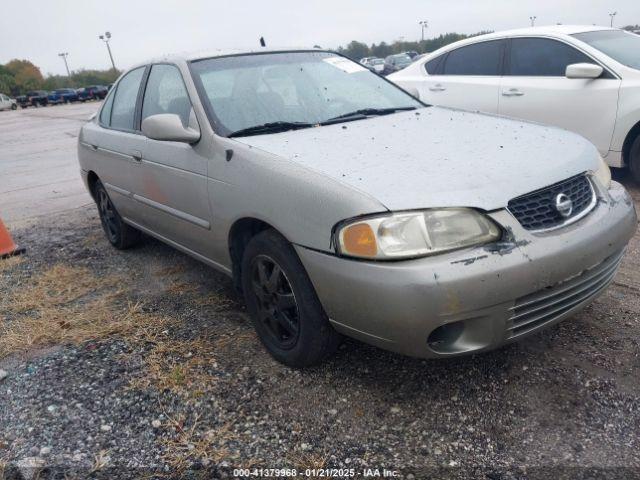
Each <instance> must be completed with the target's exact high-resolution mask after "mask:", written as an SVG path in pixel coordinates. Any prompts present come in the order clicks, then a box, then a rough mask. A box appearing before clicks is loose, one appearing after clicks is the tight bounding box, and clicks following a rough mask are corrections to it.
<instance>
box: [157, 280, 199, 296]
mask: <svg viewBox="0 0 640 480" xmlns="http://www.w3.org/2000/svg"><path fill="white" fill-rule="evenodd" d="M165 291H166V292H167V293H170V294H172V295H177V296H183V295H191V294H195V293H196V292H197V291H198V287H197V286H196V285H194V284H193V283H188V282H184V281H177V282H173V283H172V284H171V285H169V286H168V287H167V288H166V289H165Z"/></svg>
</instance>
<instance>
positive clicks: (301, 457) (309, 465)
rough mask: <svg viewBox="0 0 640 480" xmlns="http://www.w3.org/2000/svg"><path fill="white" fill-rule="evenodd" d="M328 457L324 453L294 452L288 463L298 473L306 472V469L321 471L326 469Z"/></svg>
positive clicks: (289, 456) (290, 455)
mask: <svg viewBox="0 0 640 480" xmlns="http://www.w3.org/2000/svg"><path fill="white" fill-rule="evenodd" d="M327 458H328V455H326V454H323V453H307V452H297V451H295V450H294V451H292V452H291V453H290V454H289V455H288V456H287V459H286V460H287V463H289V464H290V465H291V466H292V467H293V468H295V469H297V470H298V471H304V470H306V469H312V470H313V469H316V470H320V469H322V468H325V467H326V465H327ZM308 478H319V477H314V476H311V477H308Z"/></svg>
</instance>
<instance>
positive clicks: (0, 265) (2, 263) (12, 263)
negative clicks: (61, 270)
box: [0, 255, 25, 478]
mask: <svg viewBox="0 0 640 480" xmlns="http://www.w3.org/2000/svg"><path fill="white" fill-rule="evenodd" d="M24 261H25V257H24V256H21V255H18V256H16V257H9V258H4V259H0V273H3V272H8V271H11V270H13V269H14V268H15V267H16V266H17V265H20V264H21V263H22V262H24ZM0 478H2V477H0Z"/></svg>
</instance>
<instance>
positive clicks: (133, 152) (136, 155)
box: [131, 150, 142, 162]
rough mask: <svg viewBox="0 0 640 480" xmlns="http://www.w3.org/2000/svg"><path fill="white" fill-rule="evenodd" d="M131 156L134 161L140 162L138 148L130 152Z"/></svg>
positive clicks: (140, 153) (140, 154) (140, 155)
mask: <svg viewBox="0 0 640 480" xmlns="http://www.w3.org/2000/svg"><path fill="white" fill-rule="evenodd" d="M131 158H133V159H134V160H135V161H136V162H141V161H142V152H140V151H138V150H133V151H132V152H131Z"/></svg>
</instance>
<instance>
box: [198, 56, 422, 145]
mask: <svg viewBox="0 0 640 480" xmlns="http://www.w3.org/2000/svg"><path fill="white" fill-rule="evenodd" d="M191 69H192V72H193V76H194V79H195V81H196V84H197V85H198V88H199V89H200V91H201V92H202V93H203V95H202V94H201V97H202V98H203V101H204V103H205V108H206V110H207V113H208V114H209V118H210V120H211V122H212V123H213V126H214V128H215V129H216V131H217V132H218V133H219V134H221V135H229V134H231V133H233V132H237V131H240V130H243V129H247V128H250V127H254V126H258V125H264V124H269V123H275V122H287V123H290V122H291V123H299V124H313V125H317V124H320V123H322V122H325V121H327V120H329V119H333V118H336V117H339V116H343V115H346V114H349V113H350V112H354V111H358V110H365V109H395V108H398V109H402V108H419V107H422V106H423V105H422V104H421V103H419V102H418V101H416V100H414V99H413V98H412V97H410V96H409V95H408V94H406V93H405V92H404V91H403V90H400V89H399V88H398V87H395V86H394V85H392V84H390V83H389V82H387V81H386V80H383V79H382V78H380V77H378V76H377V75H375V74H373V73H371V72H370V71H369V70H368V69H366V68H365V67H363V66H362V65H360V64H358V63H356V62H353V61H351V60H348V59H346V58H344V57H340V56H338V55H335V54H333V53H329V52H315V51H314V52H284V53H266V54H253V55H238V56H230V57H219V58H210V59H206V60H199V61H195V62H193V63H192V64H191Z"/></svg>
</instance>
